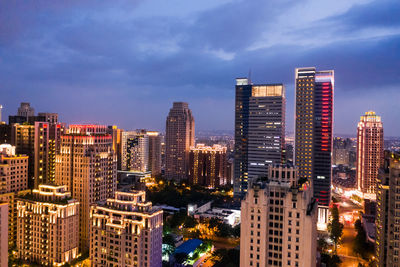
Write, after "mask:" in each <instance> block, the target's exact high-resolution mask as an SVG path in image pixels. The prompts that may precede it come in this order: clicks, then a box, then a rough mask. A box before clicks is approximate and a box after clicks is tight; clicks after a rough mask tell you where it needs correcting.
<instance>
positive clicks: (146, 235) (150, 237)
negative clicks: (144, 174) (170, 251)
mask: <svg viewBox="0 0 400 267" xmlns="http://www.w3.org/2000/svg"><path fill="white" fill-rule="evenodd" d="M90 221H91V224H90V225H91V227H90V260H91V262H92V266H132V267H133V266H151V267H161V265H162V260H161V257H162V229H163V212H162V210H161V209H159V208H154V207H152V203H151V202H146V193H145V191H132V192H119V191H117V192H116V193H115V197H114V198H109V199H107V203H106V204H105V205H100V204H98V205H94V206H92V208H91V212H90Z"/></svg>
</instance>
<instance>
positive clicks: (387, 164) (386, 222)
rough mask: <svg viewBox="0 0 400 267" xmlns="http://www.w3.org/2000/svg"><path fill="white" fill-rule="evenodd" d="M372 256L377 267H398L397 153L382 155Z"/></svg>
mask: <svg viewBox="0 0 400 267" xmlns="http://www.w3.org/2000/svg"><path fill="white" fill-rule="evenodd" d="M376 203H377V216H376V242H375V253H376V259H377V265H376V266H379V267H391V266H399V265H400V259H399V257H400V238H399V237H400V227H399V224H400V154H399V153H392V152H385V157H384V163H383V168H382V169H380V171H379V175H378V183H377V189H376Z"/></svg>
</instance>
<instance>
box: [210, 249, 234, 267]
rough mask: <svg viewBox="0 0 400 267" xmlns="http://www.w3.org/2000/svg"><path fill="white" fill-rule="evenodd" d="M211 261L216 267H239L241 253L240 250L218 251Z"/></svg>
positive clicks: (214, 253)
mask: <svg viewBox="0 0 400 267" xmlns="http://www.w3.org/2000/svg"><path fill="white" fill-rule="evenodd" d="M211 260H212V261H213V263H214V265H213V266H214V267H239V262H240V251H239V250H238V249H234V248H233V249H229V250H228V249H217V250H215V251H214V252H213V254H212V258H211Z"/></svg>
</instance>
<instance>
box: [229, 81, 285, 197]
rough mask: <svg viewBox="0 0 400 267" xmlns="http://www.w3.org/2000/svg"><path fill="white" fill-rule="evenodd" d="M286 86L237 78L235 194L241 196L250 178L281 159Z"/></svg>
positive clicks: (280, 161) (281, 160) (262, 173)
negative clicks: (253, 82) (255, 82)
mask: <svg viewBox="0 0 400 267" xmlns="http://www.w3.org/2000/svg"><path fill="white" fill-rule="evenodd" d="M285 108H286V97H285V87H284V86H283V85H282V84H257V85H256V84H252V83H251V82H250V81H249V79H247V78H239V79H236V101H235V162H234V168H235V170H234V193H235V196H238V197H243V196H244V195H245V193H246V191H247V186H248V183H249V180H252V179H257V178H258V177H261V176H266V175H267V174H268V166H270V165H273V164H279V163H282V162H283V161H284V153H283V151H284V146H285Z"/></svg>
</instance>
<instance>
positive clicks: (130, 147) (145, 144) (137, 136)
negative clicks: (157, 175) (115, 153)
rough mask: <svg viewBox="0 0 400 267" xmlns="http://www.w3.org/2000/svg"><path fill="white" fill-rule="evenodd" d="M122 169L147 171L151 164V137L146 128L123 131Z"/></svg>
mask: <svg viewBox="0 0 400 267" xmlns="http://www.w3.org/2000/svg"><path fill="white" fill-rule="evenodd" d="M121 146H122V149H121V150H122V154H121V161H122V164H121V169H122V170H123V171H141V172H145V171H147V169H148V164H149V137H148V135H147V134H146V132H145V131H144V130H137V131H127V132H123V133H122V140H121Z"/></svg>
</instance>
